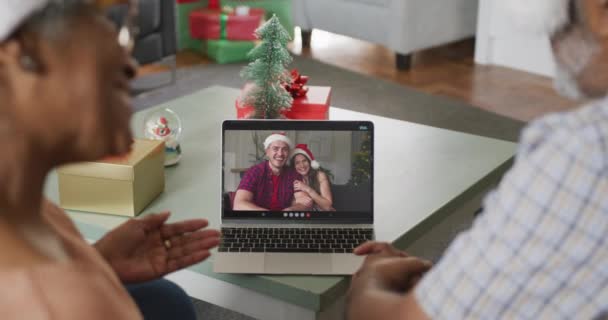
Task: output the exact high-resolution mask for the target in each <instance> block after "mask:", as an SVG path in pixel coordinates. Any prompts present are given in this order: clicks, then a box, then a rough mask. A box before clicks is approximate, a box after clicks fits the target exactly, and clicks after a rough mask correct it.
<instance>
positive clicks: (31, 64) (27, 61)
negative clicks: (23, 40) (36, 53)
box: [19, 54, 38, 72]
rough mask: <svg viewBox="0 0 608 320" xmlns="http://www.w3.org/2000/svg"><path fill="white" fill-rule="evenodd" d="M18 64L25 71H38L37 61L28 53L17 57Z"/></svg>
mask: <svg viewBox="0 0 608 320" xmlns="http://www.w3.org/2000/svg"><path fill="white" fill-rule="evenodd" d="M19 64H20V65H21V67H23V69H25V70H27V71H32V72H34V71H38V63H36V61H34V59H33V58H32V57H31V56H29V55H26V54H25V55H22V56H21V57H19Z"/></svg>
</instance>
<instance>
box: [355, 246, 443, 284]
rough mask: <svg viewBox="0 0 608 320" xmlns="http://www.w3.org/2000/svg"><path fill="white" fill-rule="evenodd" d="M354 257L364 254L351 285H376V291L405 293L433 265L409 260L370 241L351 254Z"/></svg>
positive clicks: (414, 258) (416, 259) (402, 252)
mask: <svg viewBox="0 0 608 320" xmlns="http://www.w3.org/2000/svg"><path fill="white" fill-rule="evenodd" d="M353 253H354V254H356V255H367V257H366V258H365V261H364V262H363V265H362V266H361V268H359V271H357V272H356V273H355V274H354V276H353V282H352V284H353V285H352V286H351V288H352V287H353V286H354V285H358V286H363V287H369V286H375V287H377V288H379V289H383V290H390V291H394V292H398V293H405V292H406V291H408V290H409V289H411V288H412V287H413V286H414V285H415V284H416V283H417V282H418V280H420V278H421V277H422V275H423V274H424V273H425V272H427V271H428V270H429V269H430V268H431V266H432V264H431V262H430V261H426V260H423V259H420V258H416V257H410V256H408V254H407V253H405V252H404V251H401V250H398V249H396V248H395V247H393V246H391V245H390V244H388V243H385V242H376V241H369V242H366V243H364V244H362V245H360V246H359V247H357V248H355V250H354V251H353Z"/></svg>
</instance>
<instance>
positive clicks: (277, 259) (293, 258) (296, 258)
mask: <svg viewBox="0 0 608 320" xmlns="http://www.w3.org/2000/svg"><path fill="white" fill-rule="evenodd" d="M331 261H332V260H331V254H322V253H266V257H265V258H264V271H265V272H267V273H278V274H283V273H287V274H289V273H292V274H324V273H325V274H331V269H332V266H331V263H332V262H331Z"/></svg>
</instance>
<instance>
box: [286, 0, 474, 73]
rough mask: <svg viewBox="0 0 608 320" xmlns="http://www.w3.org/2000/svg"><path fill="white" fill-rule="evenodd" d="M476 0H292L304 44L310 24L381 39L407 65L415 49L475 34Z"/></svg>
mask: <svg viewBox="0 0 608 320" xmlns="http://www.w3.org/2000/svg"><path fill="white" fill-rule="evenodd" d="M477 5H478V0H295V1H293V5H292V8H293V10H294V23H295V25H298V26H300V28H301V29H302V39H303V44H304V45H307V44H308V43H309V41H310V33H311V31H312V29H313V28H316V29H321V30H325V31H329V32H333V33H338V34H342V35H346V36H349V37H353V38H357V39H361V40H365V41H370V42H373V43H377V44H381V45H384V46H386V47H388V48H389V49H392V50H394V51H395V53H396V62H397V68H399V69H408V68H409V66H410V62H411V54H412V53H413V52H415V51H418V50H422V49H427V48H431V47H434V46H438V45H441V44H445V43H449V42H453V41H457V40H461V39H464V38H467V37H470V36H472V35H474V34H475V29H476V21H477Z"/></svg>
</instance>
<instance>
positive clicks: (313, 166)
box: [290, 144, 335, 211]
mask: <svg viewBox="0 0 608 320" xmlns="http://www.w3.org/2000/svg"><path fill="white" fill-rule="evenodd" d="M290 165H291V167H292V168H295V169H296V171H297V172H298V174H300V175H301V176H302V181H295V182H294V183H293V188H294V190H295V191H302V192H306V193H307V194H308V195H309V196H310V197H311V198H312V200H313V201H314V206H313V209H314V210H316V211H335V209H334V208H333V207H332V204H333V198H332V196H331V188H330V186H329V179H328V178H327V175H326V174H325V172H323V171H322V170H320V167H321V166H320V165H319V162H317V160H315V157H314V155H313V154H312V152H311V151H310V150H309V149H308V146H307V145H306V144H298V145H297V146H296V148H295V149H294V150H293V152H292V154H291V160H290Z"/></svg>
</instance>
